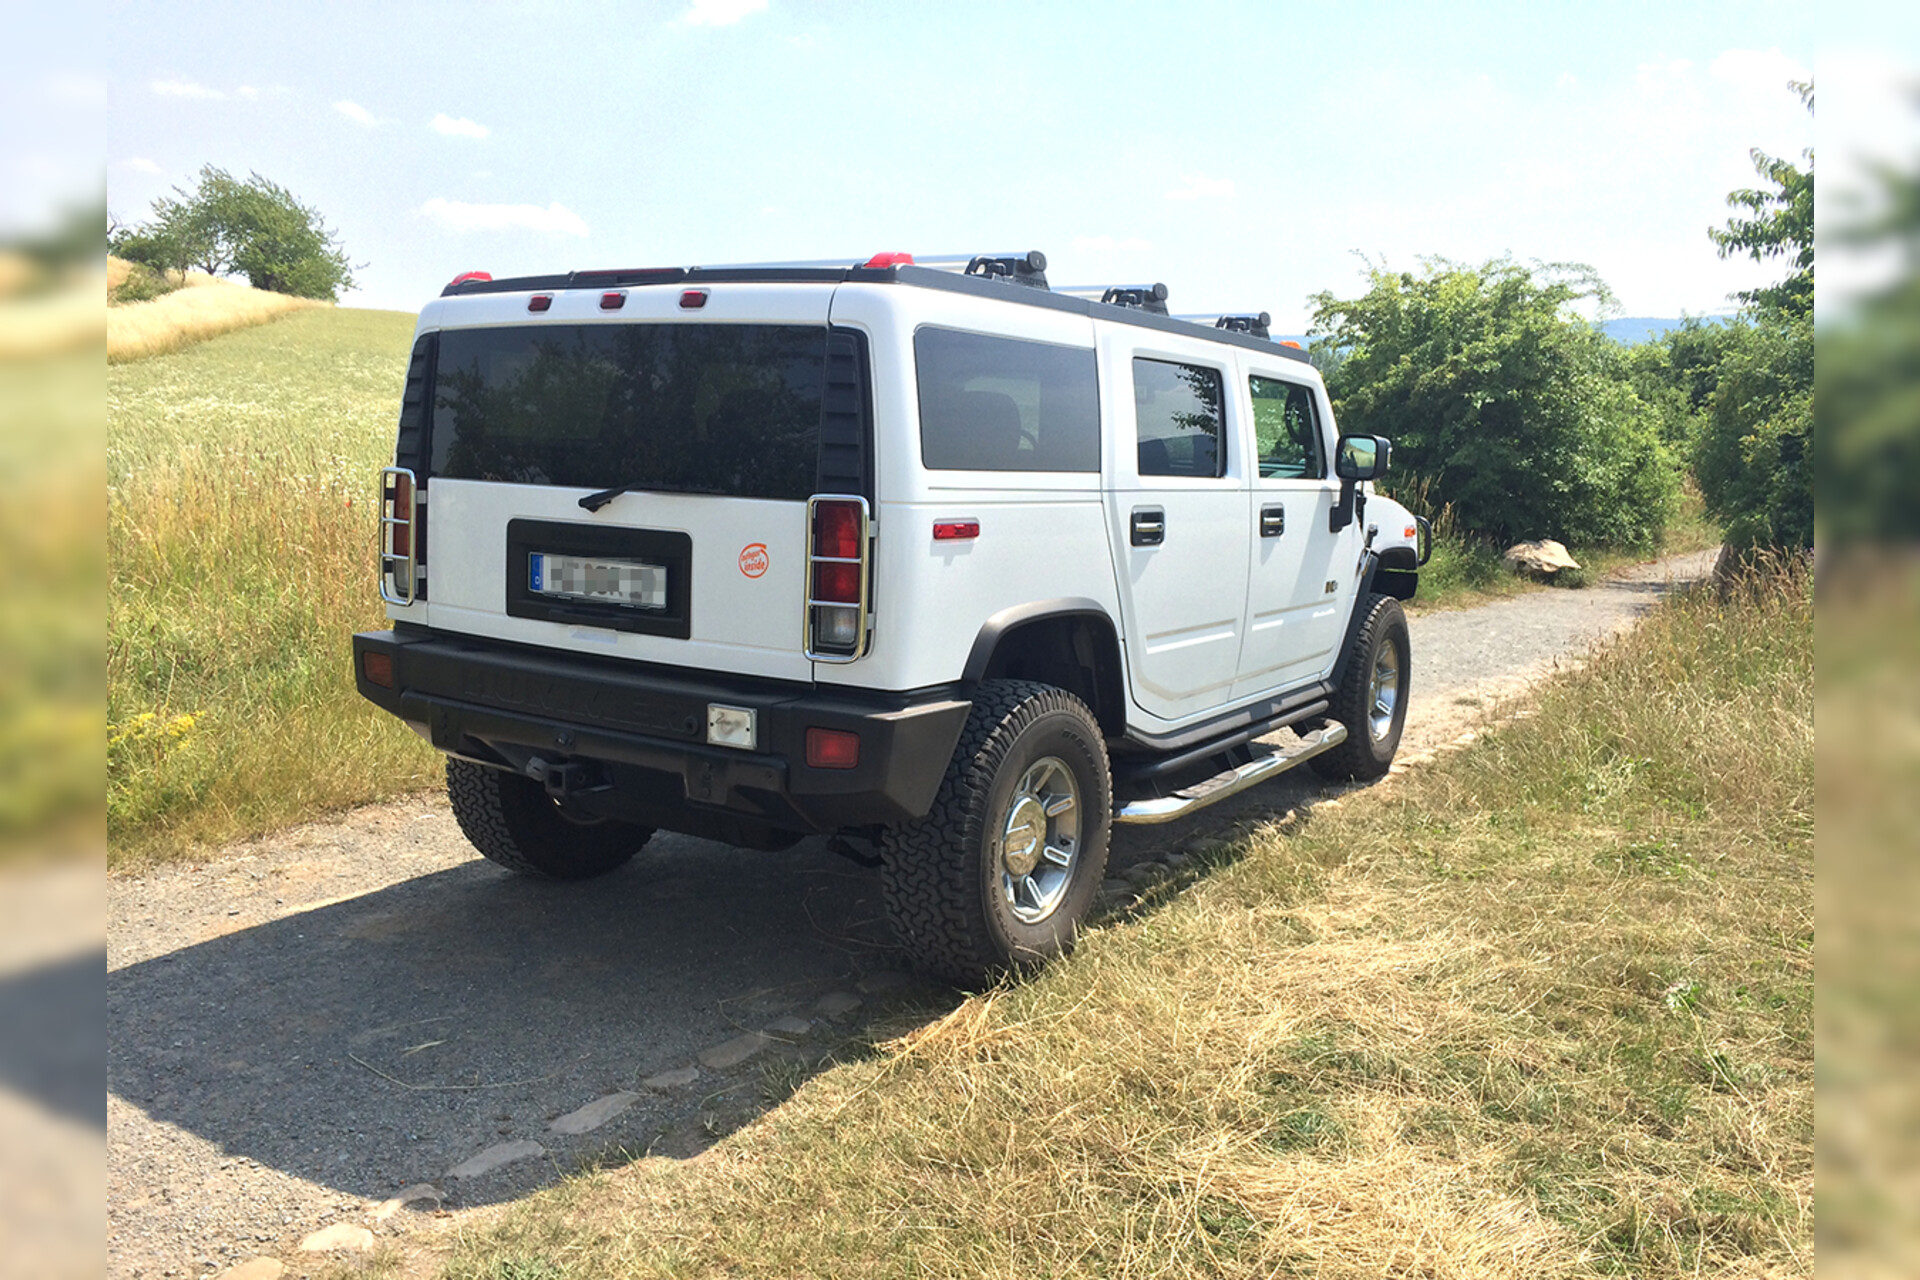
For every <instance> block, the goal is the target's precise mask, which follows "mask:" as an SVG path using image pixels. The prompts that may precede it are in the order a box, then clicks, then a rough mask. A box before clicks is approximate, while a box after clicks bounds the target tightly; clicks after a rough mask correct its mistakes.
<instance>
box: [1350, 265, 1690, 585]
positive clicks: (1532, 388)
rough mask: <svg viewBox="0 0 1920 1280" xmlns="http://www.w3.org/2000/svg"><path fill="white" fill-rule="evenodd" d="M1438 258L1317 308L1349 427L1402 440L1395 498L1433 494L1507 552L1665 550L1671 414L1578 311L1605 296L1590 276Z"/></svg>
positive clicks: (1374, 279)
mask: <svg viewBox="0 0 1920 1280" xmlns="http://www.w3.org/2000/svg"><path fill="white" fill-rule="evenodd" d="M1542 275H1543V276H1544V277H1545V278H1544V279H1542V278H1536V275H1535V272H1534V271H1533V270H1530V269H1528V268H1526V267H1523V266H1520V265H1519V264H1517V263H1514V262H1512V261H1510V260H1506V259H1498V260H1495V261H1492V262H1489V263H1486V264H1485V265H1484V266H1479V267H1469V266H1462V265H1459V264H1456V263H1451V262H1448V261H1446V260H1444V259H1429V260H1427V261H1426V262H1425V264H1424V270H1423V272H1422V274H1420V275H1419V276H1414V275H1411V274H1406V273H1398V272H1392V271H1387V270H1385V269H1383V268H1375V269H1373V270H1372V271H1371V272H1370V282H1371V287H1370V288H1369V289H1368V291H1367V293H1366V294H1365V295H1364V296H1362V297H1359V298H1355V299H1351V300H1338V299H1335V298H1334V297H1333V296H1332V295H1331V294H1328V293H1321V294H1319V295H1318V296H1317V297H1315V299H1314V304H1315V314H1314V333H1315V335H1316V337H1317V339H1318V341H1317V343H1316V346H1317V347H1319V348H1320V349H1321V350H1322V352H1323V353H1326V352H1329V351H1330V352H1332V353H1337V356H1338V357H1342V358H1337V359H1333V358H1327V357H1326V355H1325V354H1323V361H1324V366H1323V367H1328V368H1330V369H1331V374H1330V375H1329V378H1328V391H1329V392H1330V394H1331V395H1332V397H1333V400H1334V405H1335V408H1336V410H1337V411H1338V412H1339V414H1340V419H1341V427H1342V429H1343V430H1345V431H1352V432H1362V433H1373V434H1378V435H1384V436H1388V437H1391V438H1392V440H1393V442H1394V466H1395V470H1396V473H1397V475H1396V481H1395V484H1394V486H1393V487H1394V489H1395V491H1396V492H1401V491H1406V490H1409V489H1411V488H1414V487H1423V488H1424V492H1425V493H1426V495H1427V498H1428V502H1429V504H1430V505H1432V506H1435V507H1438V506H1451V507H1452V508H1453V510H1454V513H1455V516H1456V517H1457V519H1458V521H1459V523H1460V525H1461V526H1462V528H1463V529H1464V530H1465V531H1467V532H1469V533H1476V534H1482V535H1486V536H1491V537H1494V538H1497V539H1499V540H1501V541H1503V542H1511V541H1517V540H1519V539H1522V538H1540V537H1547V538H1557V539H1559V540H1560V541H1562V542H1575V543H1581V544H1586V545H1594V544H1604V545H1609V546H1621V547H1639V546H1647V545H1651V544H1653V543H1655V542H1657V541H1658V540H1659V537H1660V535H1661V533H1662V531H1663V530H1664V529H1665V527H1666V523H1667V520H1668V518H1669V516H1670V515H1671V513H1672V511H1673V507H1674V502H1675V499H1676V497H1677V495H1678V492H1679V474H1678V470H1677V468H1676V466H1675V464H1674V461H1673V458H1672V455H1671V453H1670V452H1669V450H1668V448H1667V446H1666V445H1665V444H1664V443H1663V442H1662V440H1661V430H1660V427H1661V423H1660V415H1659V414H1658V413H1655V412H1653V411H1651V410H1649V408H1648V406H1646V405H1645V404H1644V403H1642V401H1641V400H1640V398H1639V396H1638V395H1637V394H1635V391H1634V387H1633V381H1632V376H1631V371H1630V369H1629V367H1628V359H1627V355H1626V353H1625V351H1624V350H1623V349H1622V348H1621V347H1620V346H1619V345H1618V344H1616V343H1614V342H1613V341H1612V340H1611V339H1609V338H1607V337H1606V336H1605V335H1604V334H1603V333H1601V332H1600V331H1599V330H1598V329H1597V328H1595V327H1594V326H1593V325H1591V324H1589V323H1588V322H1587V321H1585V320H1584V319H1581V318H1580V317H1578V316H1576V315H1573V314H1570V313H1569V311H1568V306H1569V304H1570V303H1572V302H1574V301H1576V300H1578V299H1581V298H1599V299H1601V300H1603V301H1605V300H1607V299H1608V296H1609V295H1607V293H1606V289H1605V286H1604V285H1602V284H1600V283H1599V282H1598V281H1596V280H1594V279H1592V277H1591V276H1590V275H1585V274H1583V273H1582V270H1581V269H1566V268H1544V269H1542Z"/></svg>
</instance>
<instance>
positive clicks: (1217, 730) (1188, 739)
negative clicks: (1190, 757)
mask: <svg viewBox="0 0 1920 1280" xmlns="http://www.w3.org/2000/svg"><path fill="white" fill-rule="evenodd" d="M1332 696H1333V686H1331V685H1329V684H1327V683H1326V682H1325V681H1322V680H1316V681H1314V682H1313V683H1312V684H1310V685H1305V686H1302V687H1301V688H1298V689H1291V690H1288V691H1287V692H1286V693H1282V694H1280V695H1278V696H1277V697H1272V698H1263V699H1262V700H1260V701H1259V702H1256V703H1253V704H1252V705H1251V706H1245V707H1241V708H1239V709H1238V710H1236V711H1229V712H1227V713H1226V714H1225V715H1220V716H1215V717H1214V718H1213V719H1211V720H1205V721H1202V722H1201V723H1199V724H1197V725H1192V726H1190V727H1188V728H1185V729H1180V730H1177V731H1176V732H1173V733H1164V734H1157V733H1147V732H1145V731H1143V730H1140V729H1134V730H1131V731H1129V732H1128V734H1127V740H1128V741H1129V742H1131V743H1134V744H1135V745H1137V746H1140V747H1144V748H1146V749H1147V750H1149V751H1154V752H1170V751H1184V750H1186V749H1187V748H1188V747H1198V746H1206V747H1208V749H1209V750H1208V753H1207V754H1210V753H1211V752H1214V751H1219V750H1223V749H1224V748H1221V747H1218V746H1215V745H1214V744H1215V743H1217V742H1220V741H1222V740H1224V739H1227V738H1231V737H1233V736H1234V735H1235V734H1237V733H1239V732H1241V731H1242V730H1246V729H1253V730H1254V732H1253V733H1252V734H1251V735H1249V736H1250V737H1254V738H1257V737H1259V736H1260V735H1261V734H1262V733H1265V732H1266V731H1267V730H1268V729H1270V728H1274V727H1276V726H1279V725H1284V724H1286V723H1288V722H1289V719H1290V718H1291V719H1302V718H1304V717H1306V716H1310V715H1312V714H1314V713H1313V712H1311V711H1304V712H1303V711H1301V708H1303V707H1307V706H1309V705H1310V704H1312V703H1315V702H1320V701H1323V700H1325V699H1327V698H1330V697H1332ZM1296 712H1300V714H1299V715H1295V714H1294V713H1296Z"/></svg>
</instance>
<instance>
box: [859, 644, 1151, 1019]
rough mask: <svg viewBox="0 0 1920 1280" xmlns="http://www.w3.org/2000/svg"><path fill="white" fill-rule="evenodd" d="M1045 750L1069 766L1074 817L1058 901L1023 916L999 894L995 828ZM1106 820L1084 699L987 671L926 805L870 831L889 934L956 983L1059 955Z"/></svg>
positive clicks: (1104, 789) (1089, 879)
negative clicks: (874, 835) (1039, 915)
mask: <svg viewBox="0 0 1920 1280" xmlns="http://www.w3.org/2000/svg"><path fill="white" fill-rule="evenodd" d="M1049 759H1052V760H1057V761H1059V762H1060V763H1061V764H1063V765H1064V766H1065V767H1066V769H1067V771H1068V772H1070V773H1071V774H1072V781H1073V785H1074V787H1075V789H1076V790H1077V792H1078V799H1077V804H1076V807H1077V808H1078V811H1079V824H1080V825H1079V828H1078V833H1077V836H1076V838H1075V840H1074V849H1073V860H1072V865H1071V866H1070V867H1069V868H1067V869H1066V871H1067V874H1066V880H1065V887H1064V889H1063V890H1062V892H1061V896H1060V898H1059V901H1058V905H1057V906H1056V907H1054V908H1053V909H1052V912H1051V914H1050V915H1048V916H1047V917H1046V918H1045V919H1043V920H1040V921H1038V922H1037V923H1032V924H1029V923H1025V922H1023V921H1022V920H1020V919H1019V918H1017V917H1016V916H1015V915H1014V909H1013V907H1012V906H1011V905H1010V904H1009V903H1008V901H1007V899H1006V896H1005V890H1004V889H1003V881H1002V870H1003V868H1002V866H1001V864H1000V863H999V862H998V861H996V855H995V847H996V840H997V837H998V835H999V830H998V829H997V828H998V827H999V825H1000V824H1002V823H1004V822H1005V821H1006V820H1007V818H1008V816H1009V814H1010V813H1011V811H1012V803H1013V801H1014V799H1015V793H1016V790H1017V788H1018V787H1019V786H1020V785H1021V783H1022V781H1023V779H1024V778H1025V776H1026V775H1027V774H1028V771H1029V770H1033V769H1037V768H1039V767H1041V763H1040V762H1044V761H1047V760H1049ZM1112 824H1113V780H1112V776H1111V774H1110V772H1109V769H1108V763H1107V747H1106V742H1105V740H1104V739H1103V738H1102V737H1101V734H1100V727H1099V725H1098V723H1097V722H1096V721H1095V720H1094V718H1093V714H1092V712H1090V711H1088V710H1087V707H1086V704H1085V703H1083V702H1081V701H1080V699H1078V698H1076V697H1074V696H1073V695H1072V694H1070V693H1067V692H1065V691H1064V690H1061V689H1057V688H1054V687H1053V686H1052V685H1046V684H1038V683H1035V682H1033V681H1027V680H992V681H988V682H987V683H985V684H983V685H982V686H981V687H980V689H979V691H978V692H977V693H976V694H975V695H974V700H973V710H972V711H971V712H970V713H969V714H968V716H967V724H966V728H965V729H964V730H963V731H962V732H961V734H960V742H959V745H958V746H957V747H955V749H954V753H953V760H952V762H951V763H950V764H949V765H948V766H947V773H946V777H945V778H944V779H943V780H942V781H941V783H940V790H939V793H938V794H937V795H936V796H935V798H934V802H933V808H932V809H931V810H930V811H929V812H928V813H927V816H926V817H925V818H922V819H921V820H920V821H918V822H911V823H902V824H900V825H898V826H894V827H891V828H889V829H888V830H887V831H886V832H885V833H884V835H883V836H882V839H881V845H880V848H881V858H882V861H881V873H880V874H881V884H882V887H883V889H884V892H885V897H886V905H887V916H888V918H889V920H890V921H891V922H892V925H893V931H894V934H895V935H896V937H897V938H898V939H899V941H900V943H901V944H902V945H903V946H904V947H905V948H906V949H907V950H908V951H909V952H910V953H911V955H912V956H913V959H914V961H915V963H917V964H918V965H919V966H920V967H921V968H923V969H925V970H926V971H928V972H929V973H932V974H934V975H935V976H937V977H940V978H943V979H945V980H946V981H949V982H952V983H954V984H956V985H958V986H962V987H968V988H978V987H979V986H980V985H982V984H984V983H985V982H987V981H990V980H991V979H992V978H993V977H994V975H996V974H998V973H1001V972H1004V971H1006V970H1008V969H1015V968H1024V967H1029V966H1032V965H1036V964H1040V963H1043V962H1045V961H1047V960H1050V959H1052V958H1053V957H1055V956H1058V955H1062V954H1064V953H1065V952H1067V951H1069V950H1071V949H1072V947H1073V942H1074V936H1075V934H1076V933H1077V932H1078V930H1079V927H1080V924H1081V922H1082V921H1083V920H1084V919H1085V918H1086V915H1087V912H1088V911H1089V910H1090V909H1091V907H1092V905H1093V899H1094V895H1095V894H1096V893H1097V892H1098V891H1099V888H1100V880H1101V877H1102V876H1103V875H1104V874H1105V873H1106V865H1107V837H1108V834H1109V832H1110V830H1111V828H1112Z"/></svg>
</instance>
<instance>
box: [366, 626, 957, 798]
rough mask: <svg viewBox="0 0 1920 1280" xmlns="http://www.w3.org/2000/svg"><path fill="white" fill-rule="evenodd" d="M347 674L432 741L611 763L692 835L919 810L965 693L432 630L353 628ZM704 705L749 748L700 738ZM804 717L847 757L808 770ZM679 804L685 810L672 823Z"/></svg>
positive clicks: (486, 756) (512, 761)
mask: <svg viewBox="0 0 1920 1280" xmlns="http://www.w3.org/2000/svg"><path fill="white" fill-rule="evenodd" d="M369 653H380V654H385V655H387V656H388V657H389V658H391V660H392V664H393V683H392V686H391V687H390V688H389V687H385V686H382V685H376V684H374V683H372V682H371V681H369V680H368V679H367V672H366V655H367V654H369ZM353 671H354V681H355V684H356V685H357V686H358V688H359V690H360V693H361V695H362V696H363V697H365V698H366V699H367V700H368V701H370V702H372V703H374V704H375V705H376V706H379V707H382V708H384V709H385V710H387V711H390V712H392V713H393V714H394V715H396V716H398V717H400V718H401V719H402V720H405V721H406V722H407V723H408V724H410V725H412V726H413V728H414V729H415V730H416V731H417V732H419V733H420V734H421V736H423V737H425V738H426V739H427V740H428V741H430V742H432V743H433V745H434V746H436V747H438V748H439V749H440V750H442V751H446V752H449V753H451V754H454V755H459V756H465V757H467V758H469V759H474V760H479V761H481V762H483V763H488V764H495V765H499V766H501V767H504V768H511V769H515V770H526V769H527V767H528V763H529V761H531V760H534V759H535V758H537V759H538V760H539V761H541V762H544V764H545V765H547V766H552V765H556V764H565V763H570V762H575V761H581V762H589V763H592V764H598V765H606V766H610V769H609V770H608V773H609V776H610V778H611V781H612V782H613V784H614V787H615V789H624V790H625V791H626V792H628V793H630V795H629V796H628V797H627V798H626V802H628V803H638V804H642V805H651V806H653V808H654V809H655V810H662V811H659V812H648V813H643V814H642V815H640V816H642V817H645V818H648V819H649V820H651V821H653V823H654V825H658V826H665V827H669V828H674V827H678V828H679V829H683V830H684V829H695V830H700V831H703V832H704V831H705V830H707V829H708V828H709V827H710V825H711V824H709V823H703V822H701V821H699V820H698V819H699V816H700V815H701V814H705V815H731V816H732V817H734V818H736V819H740V820H744V821H746V822H748V823H753V824H762V825H765V826H767V827H772V828H776V829H782V830H789V831H835V830H839V829H842V828H846V827H863V826H872V825H876V824H887V823H893V822H902V821H908V820H911V819H915V818H920V817H923V816H925V814H926V812H927V810H928V809H929V808H931V807H932V805H933V797H934V793H935V791H937V790H938V789H939V786H940V779H941V778H942V777H943V776H944V775H945V773H946V769H947V762H948V760H949V759H950V758H951V757H952V755H953V749H954V744H955V743H957V742H958V741H959V739H960V730H961V729H962V728H963V727H964V726H965V724H966V719H967V712H968V710H969V707H970V705H971V704H970V703H969V702H968V701H967V700H966V699H965V698H964V697H963V696H961V695H960V694H959V693H958V692H957V691H956V690H953V689H943V690H933V691H925V690H923V691H919V692H916V693H911V694H863V693H857V692H847V691H841V690H835V689H830V688H825V687H822V686H818V685H807V684H790V683H785V682H777V681H763V680H752V679H747V678H743V677H728V676H718V675H714V674H711V673H695V672H688V671H684V670H677V669H673V668H665V667H652V666H641V665H639V664H635V663H632V662H629V661H623V660H618V659H603V658H595V657H589V656H584V655H579V654H571V653H554V652H549V651H544V650H540V649H534V648H529V647H526V646H520V645H510V644H504V643H500V642H495V641H484V640H476V639H472V638H469V637H460V636H450V635H443V634H437V633H433V632H412V631H408V632H398V633H396V632H393V631H369V632H362V633H360V634H358V635H356V636H354V638H353ZM713 702H718V703H724V704H725V705H727V706H730V707H748V708H751V709H753V711H754V712H755V713H756V718H757V722H758V740H757V742H756V745H755V749H753V750H751V751H749V750H745V749H740V748H732V747H717V746H710V745H708V744H707V740H706V733H707V705H708V704H709V703H713ZM809 728H822V729H839V730H845V731H849V732H853V733H856V734H858V735H859V737H860V759H859V763H858V765H857V766H855V767H854V768H851V769H818V768H814V767H812V766H809V765H808V764H807V762H806V732H807V730H808V729H809ZM682 807H683V808H684V809H685V810H686V811H687V812H688V814H689V815H691V816H692V818H693V819H694V820H692V821H689V822H687V823H675V822H674V821H672V820H671V819H672V818H673V817H674V816H676V815H675V814H674V813H673V812H671V810H673V809H675V808H682Z"/></svg>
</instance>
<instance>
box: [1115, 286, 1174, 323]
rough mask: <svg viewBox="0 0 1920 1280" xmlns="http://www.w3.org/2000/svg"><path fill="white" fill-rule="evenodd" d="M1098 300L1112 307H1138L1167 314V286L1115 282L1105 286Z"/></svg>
mask: <svg viewBox="0 0 1920 1280" xmlns="http://www.w3.org/2000/svg"><path fill="white" fill-rule="evenodd" d="M1100 301H1102V302H1104V303H1106V304H1107V305H1108V306H1113V307H1138V308H1140V310H1142V311H1148V312H1151V313H1153V314H1154V315H1156V316H1163V315H1166V314H1167V286H1165V285H1164V284H1160V283H1158V282H1157V281H1156V282H1155V283H1153V284H1116V285H1109V286H1107V290H1106V292H1105V293H1102V294H1101V295H1100Z"/></svg>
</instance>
